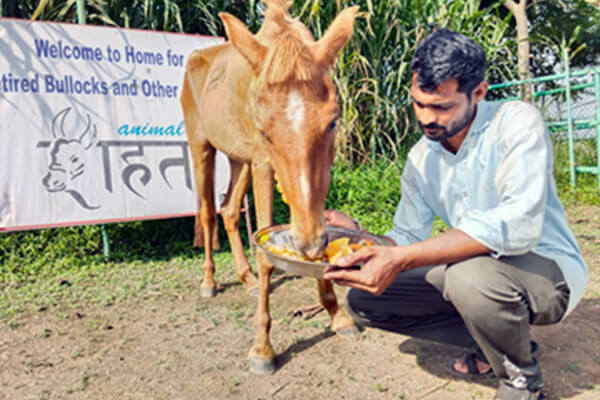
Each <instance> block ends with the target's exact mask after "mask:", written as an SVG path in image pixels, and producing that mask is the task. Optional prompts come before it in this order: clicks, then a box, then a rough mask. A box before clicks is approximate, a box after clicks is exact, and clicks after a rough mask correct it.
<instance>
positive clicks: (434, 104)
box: [411, 73, 475, 142]
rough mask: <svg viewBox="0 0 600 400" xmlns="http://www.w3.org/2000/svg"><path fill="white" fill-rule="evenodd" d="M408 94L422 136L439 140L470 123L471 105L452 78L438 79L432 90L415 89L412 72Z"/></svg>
mask: <svg viewBox="0 0 600 400" xmlns="http://www.w3.org/2000/svg"><path fill="white" fill-rule="evenodd" d="M411 96H412V102H413V109H414V111H415V115H416V117H417V120H418V122H419V125H420V126H421V128H422V129H423V132H424V133H425V136H426V137H427V138H428V139H430V140H434V141H436V142H443V141H445V140H447V139H450V138H452V137H454V136H456V135H457V134H458V133H460V132H461V131H462V130H463V129H464V128H465V127H466V126H467V125H468V124H469V123H470V122H471V119H472V117H473V113H474V112H475V105H474V104H472V102H471V100H470V99H469V98H468V97H467V95H466V94H465V93H462V92H458V81H457V80H456V79H454V78H452V79H449V80H447V81H445V82H442V83H441V84H440V85H439V86H438V87H437V88H436V89H435V90H434V91H433V92H425V91H422V90H421V89H420V88H419V85H418V83H417V74H416V73H414V74H413V78H412V87H411Z"/></svg>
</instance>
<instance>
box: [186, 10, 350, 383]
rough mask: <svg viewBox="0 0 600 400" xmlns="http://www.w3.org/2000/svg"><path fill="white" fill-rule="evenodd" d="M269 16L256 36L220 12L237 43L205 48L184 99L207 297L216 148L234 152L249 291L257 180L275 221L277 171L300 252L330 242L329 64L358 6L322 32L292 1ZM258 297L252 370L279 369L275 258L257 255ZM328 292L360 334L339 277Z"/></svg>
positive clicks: (234, 205) (241, 257) (233, 231)
mask: <svg viewBox="0 0 600 400" xmlns="http://www.w3.org/2000/svg"><path fill="white" fill-rule="evenodd" d="M265 3H266V5H267V8H266V10H265V13H264V20H263V24H262V25H261V27H260V29H259V30H258V32H257V33H256V35H254V34H252V33H251V32H250V30H249V29H248V28H247V27H246V25H245V24H244V23H243V22H241V21H240V20H239V19H237V18H236V17H234V16H233V15H230V14H228V13H224V12H221V13H219V18H220V19H221V20H222V22H223V24H224V26H225V30H226V34H227V37H228V39H229V40H228V41H227V42H225V43H223V44H219V45H216V46H212V47H209V48H205V49H202V50H196V51H194V52H192V53H191V54H190V56H189V57H188V60H187V62H186V70H185V74H184V82H183V85H182V92H181V99H180V100H181V106H182V109H183V115H184V123H185V128H186V134H187V137H188V144H189V146H190V152H191V155H192V159H193V167H194V175H195V180H196V188H197V191H198V196H199V197H200V202H201V207H200V210H199V218H198V219H199V220H200V223H201V226H202V233H203V237H204V247H205V261H204V264H203V267H202V268H203V270H204V280H203V282H202V284H201V289H200V292H201V295H202V296H214V295H215V294H216V289H215V287H216V283H215V280H214V277H213V274H214V269H215V266H214V261H213V256H212V248H211V238H212V234H211V233H212V232H213V228H214V224H215V221H216V216H215V206H214V203H213V176H214V157H215V151H216V150H219V151H221V152H222V153H224V154H225V155H226V156H227V157H228V158H229V160H230V165H231V183H230V187H229V190H228V193H227V195H226V197H225V200H224V202H223V205H222V207H221V216H222V218H223V222H224V225H225V229H226V231H227V236H228V239H229V242H230V244H231V248H232V253H233V258H234V262H235V264H236V268H237V274H238V277H239V279H240V280H241V281H242V282H243V283H244V284H245V285H246V286H247V288H248V289H249V290H251V289H252V288H253V287H256V285H257V281H256V277H255V276H254V275H253V273H252V270H251V268H250V266H249V264H248V260H247V259H246V257H245V253H244V249H243V245H242V242H241V240H240V234H239V219H240V208H241V203H242V200H243V196H244V195H245V193H246V192H247V190H248V187H249V184H250V179H252V189H253V196H254V202H255V209H256V220H257V226H258V229H261V228H264V227H267V226H271V225H272V224H273V215H272V213H273V191H274V190H273V188H274V174H275V175H276V176H277V177H278V181H279V183H280V185H281V189H282V191H283V195H284V196H285V198H286V199H287V203H288V205H289V207H290V216H291V218H290V219H291V221H290V236H291V242H292V246H293V247H294V248H295V250H296V251H297V252H298V253H300V254H302V255H304V256H306V257H308V258H314V257H317V256H318V255H320V254H322V253H323V250H324V248H325V247H326V245H327V236H326V233H325V226H326V222H325V218H324V212H323V211H324V207H325V198H326V196H327V192H328V190H329V183H330V178H331V175H330V168H331V165H332V163H333V161H334V156H335V126H336V121H337V119H338V114H339V107H338V102H337V91H336V88H335V85H334V84H333V81H332V79H331V77H330V76H329V69H330V68H331V67H332V66H333V64H334V62H335V60H336V58H337V55H338V53H339V52H340V50H341V49H342V48H343V46H344V45H345V44H346V42H347V41H348V39H349V38H350V36H351V34H352V31H353V24H354V20H355V18H356V14H357V12H358V6H354V7H349V8H346V9H344V10H342V11H341V12H340V13H339V14H338V15H337V17H336V18H335V19H334V21H333V22H332V23H331V25H330V26H329V28H328V29H327V31H326V32H325V34H324V35H323V36H322V38H321V39H320V40H318V41H316V40H315V39H314V38H313V36H312V34H311V33H310V31H309V30H308V28H307V27H306V26H305V25H304V24H303V23H301V22H300V21H299V20H298V19H296V18H292V17H291V16H290V14H289V12H288V10H289V7H290V6H291V2H286V1H282V0H265ZM256 263H257V270H258V304H257V309H256V314H255V317H254V323H253V324H254V333H255V339H254V344H253V346H252V348H251V349H250V351H249V354H248V358H249V364H250V370H251V371H252V372H254V373H256V374H271V373H273V372H274V371H275V370H276V364H275V352H274V351H273V347H272V345H271V342H270V339H269V332H270V327H271V317H270V315H269V286H270V279H271V273H272V272H273V268H274V267H273V265H272V264H271V263H269V261H268V260H267V258H266V256H265V254H264V253H262V252H260V251H259V252H258V254H257V257H256ZM318 290H319V299H320V302H321V304H322V305H323V306H324V308H325V309H326V310H327V311H328V313H329V314H330V316H331V319H332V323H331V329H332V330H333V331H334V332H336V333H338V334H342V335H345V336H355V335H356V334H357V332H358V331H357V328H356V326H355V324H354V321H353V320H352V318H351V317H350V316H349V315H348V314H347V313H346V312H345V311H344V310H343V309H342V308H341V307H339V306H338V302H337V299H336V296H335V293H334V291H333V286H332V283H331V282H330V281H326V280H323V279H319V280H318Z"/></svg>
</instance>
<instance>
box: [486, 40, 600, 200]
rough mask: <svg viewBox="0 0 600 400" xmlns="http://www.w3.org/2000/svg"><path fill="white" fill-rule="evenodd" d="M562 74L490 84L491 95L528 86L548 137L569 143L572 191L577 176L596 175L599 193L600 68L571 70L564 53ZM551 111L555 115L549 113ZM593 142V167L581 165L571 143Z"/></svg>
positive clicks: (504, 98)
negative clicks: (541, 114) (529, 85)
mask: <svg viewBox="0 0 600 400" xmlns="http://www.w3.org/2000/svg"><path fill="white" fill-rule="evenodd" d="M563 64H564V65H565V68H564V71H563V72H562V73H559V74H554V75H547V76H541V77H537V78H533V79H527V80H520V81H511V82H503V83H498V84H494V85H490V88H489V90H490V93H491V94H492V95H493V94H494V91H501V90H510V89H514V88H515V87H521V86H522V85H525V84H531V85H532V87H533V88H535V87H541V88H542V90H537V91H536V90H535V89H534V90H532V92H533V94H532V97H533V102H534V103H535V104H536V106H538V107H539V108H540V110H542V112H543V113H544V115H545V118H546V122H547V126H548V129H549V131H550V132H551V134H553V135H554V136H555V137H556V138H558V139H559V140H562V139H564V140H566V141H567V142H568V151H569V177H570V180H571V187H572V188H575V184H576V174H577V173H588V174H589V173H591V174H596V176H597V178H598V189H599V190H600V66H595V67H590V68H586V69H583V70H578V71H571V70H570V68H569V63H568V55H567V52H566V51H565V52H564V56H563ZM517 99H519V97H518V96H514V97H510V96H509V97H502V98H501V99H499V100H497V101H509V100H517ZM552 109H554V111H555V112H554V113H552V112H551V110H552ZM577 140H595V152H596V157H595V158H596V165H580V164H579V163H578V162H577V157H576V154H575V148H574V147H575V146H574V142H575V141H577Z"/></svg>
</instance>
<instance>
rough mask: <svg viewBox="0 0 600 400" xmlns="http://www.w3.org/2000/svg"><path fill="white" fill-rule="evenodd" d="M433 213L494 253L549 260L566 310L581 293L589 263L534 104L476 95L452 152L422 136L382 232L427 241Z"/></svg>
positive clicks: (398, 240) (409, 240)
mask: <svg viewBox="0 0 600 400" xmlns="http://www.w3.org/2000/svg"><path fill="white" fill-rule="evenodd" d="M435 215H437V216H439V217H440V218H441V219H442V220H443V221H444V222H445V223H446V224H447V225H448V226H449V227H451V228H456V229H459V230H461V231H463V232H465V233H466V234H468V235H469V236H471V237H472V238H474V239H476V240H477V241H479V242H480V243H482V244H484V245H485V246H487V247H488V248H490V249H492V250H493V251H494V253H493V255H494V256H495V257H500V256H505V255H518V254H524V253H527V252H529V251H531V252H533V253H535V254H539V255H540V256H543V257H546V258H549V259H551V260H554V261H555V262H556V264H557V265H558V266H559V267H560V269H561V271H562V273H563V275H564V277H565V280H566V282H567V285H568V286H569V289H570V291H571V294H570V298H569V306H568V309H567V314H568V313H569V312H570V311H571V310H573V308H574V307H575V305H576V304H577V303H578V302H579V300H580V299H581V297H582V296H583V291H584V289H585V286H586V284H587V281H588V270H587V267H586V265H585V262H584V261H583V258H582V257H581V252H580V250H579V247H578V246H577V242H576V240H575V237H574V236H573V233H572V232H571V230H570V229H569V226H568V225H567V219H566V215H565V211H564V209H563V207H562V205H561V203H560V200H559V198H558V194H557V191H556V184H555V182H554V175H553V155H552V144H551V141H550V137H549V135H548V134H547V132H546V129H545V124H544V120H543V118H542V115H541V114H540V112H539V111H538V110H537V109H536V108H535V107H534V106H532V105H530V104H528V103H524V102H521V101H511V102H506V103H491V102H486V101H482V102H480V103H479V104H478V105H477V114H476V116H475V119H474V121H473V123H472V124H471V127H470V129H469V133H468V134H467V136H466V138H465V140H464V141H463V143H462V145H461V146H460V148H459V149H458V152H457V153H456V154H452V153H451V152H449V151H448V150H446V149H445V148H444V147H443V146H442V145H441V143H439V142H434V141H431V140H429V139H427V138H425V137H422V138H421V139H420V140H419V141H418V142H417V144H416V145H415V146H414V147H413V148H412V149H411V150H410V152H409V154H408V159H407V161H406V166H405V168H404V171H403V173H402V197H401V199H400V202H399V204H398V208H397V209H396V213H395V215H394V227H393V228H392V229H391V230H390V231H389V232H388V233H387V234H386V236H389V237H390V238H392V239H393V240H394V241H396V243H397V244H399V245H401V244H408V243H414V242H416V241H420V240H424V239H426V238H428V237H429V236H430V234H431V228H432V224H433V220H434V216H435ZM565 316H566V314H565Z"/></svg>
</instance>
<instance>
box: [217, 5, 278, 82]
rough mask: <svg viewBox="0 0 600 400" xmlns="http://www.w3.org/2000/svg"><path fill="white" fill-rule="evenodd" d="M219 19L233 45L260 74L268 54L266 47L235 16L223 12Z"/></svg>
mask: <svg viewBox="0 0 600 400" xmlns="http://www.w3.org/2000/svg"><path fill="white" fill-rule="evenodd" d="M219 18H221V21H223V24H224V25H225V31H226V32H227V37H228V38H229V40H230V41H231V43H233V45H234V47H235V48H236V49H237V51H239V52H240V53H241V54H242V56H244V58H245V59H246V60H247V61H248V63H250V66H251V67H252V69H253V70H254V71H255V72H256V73H258V72H259V71H260V69H261V66H262V62H263V60H264V58H265V54H266V52H267V49H266V47H265V46H263V45H262V44H260V43H259V42H258V40H256V38H255V37H254V35H253V34H252V32H250V31H249V30H248V28H247V27H246V25H244V23H243V22H242V21H240V20H239V19H237V18H236V17H234V16H233V15H231V14H228V13H225V12H221V13H219Z"/></svg>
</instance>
